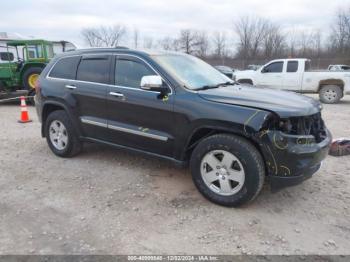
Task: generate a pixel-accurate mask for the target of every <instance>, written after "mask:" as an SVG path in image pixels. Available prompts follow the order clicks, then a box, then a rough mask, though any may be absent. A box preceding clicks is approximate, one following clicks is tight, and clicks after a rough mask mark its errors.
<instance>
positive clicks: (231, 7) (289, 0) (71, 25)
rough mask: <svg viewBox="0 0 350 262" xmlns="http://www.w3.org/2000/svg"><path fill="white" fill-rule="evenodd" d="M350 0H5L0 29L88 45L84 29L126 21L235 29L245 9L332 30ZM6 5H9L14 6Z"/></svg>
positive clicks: (157, 28) (162, 31) (155, 32)
mask: <svg viewBox="0 0 350 262" xmlns="http://www.w3.org/2000/svg"><path fill="white" fill-rule="evenodd" d="M345 6H350V0H280V1H276V0H270V1H266V0H265V1H262V0H243V1H237V0H172V1H166V0H13V1H9V0H7V1H6V0H5V1H1V10H2V12H1V19H0V32H11V33H20V34H22V35H25V36H34V37H37V38H45V39H49V40H67V41H71V42H73V43H75V44H77V45H78V46H81V47H82V46H84V42H83V41H82V38H81V34H80V32H81V29H82V28H84V27H92V26H99V25H113V24H119V23H122V24H124V25H126V26H128V28H129V30H130V31H132V30H133V28H135V27H136V28H138V29H139V31H140V36H141V38H142V37H144V36H152V37H154V38H161V37H163V36H166V35H170V36H175V35H176V34H177V33H178V31H179V30H180V29H183V28H192V29H198V30H207V31H209V32H210V31H216V30H219V31H227V32H232V28H233V21H234V20H235V19H237V17H239V16H242V15H258V16H261V17H265V18H269V19H271V20H273V21H275V22H278V23H280V24H281V25H283V27H285V28H296V29H297V30H298V29H303V28H306V29H312V28H315V29H320V30H321V31H322V32H327V30H328V29H329V25H330V23H331V22H332V19H333V18H334V13H335V12H336V10H337V9H338V8H339V7H345ZM6 10H9V11H8V12H7V11H6Z"/></svg>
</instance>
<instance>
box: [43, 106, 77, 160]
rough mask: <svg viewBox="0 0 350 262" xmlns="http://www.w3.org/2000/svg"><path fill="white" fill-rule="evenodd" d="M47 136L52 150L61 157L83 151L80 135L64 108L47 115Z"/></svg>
mask: <svg viewBox="0 0 350 262" xmlns="http://www.w3.org/2000/svg"><path fill="white" fill-rule="evenodd" d="M45 137H46V140H47V143H48V145H49V147H50V149H51V151H52V152H53V153H54V154H55V155H57V156H59V157H72V156H75V155H77V154H78V153H79V152H80V151H81V147H82V145H81V142H80V141H79V137H78V136H77V134H76V132H75V130H74V128H73V125H72V123H71V120H70V119H69V117H68V115H67V113H66V112H65V111H63V110H57V111H54V112H52V113H51V114H50V115H49V116H48V117H47V119H46V121H45Z"/></svg>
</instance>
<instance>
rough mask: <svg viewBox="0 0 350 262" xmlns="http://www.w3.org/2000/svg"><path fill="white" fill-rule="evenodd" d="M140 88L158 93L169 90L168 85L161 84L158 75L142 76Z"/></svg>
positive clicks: (161, 81)
mask: <svg viewBox="0 0 350 262" xmlns="http://www.w3.org/2000/svg"><path fill="white" fill-rule="evenodd" d="M141 89H143V90H147V91H156V92H160V93H167V92H168V90H169V89H168V87H167V86H165V85H164V84H163V80H162V78H161V77H160V76H158V75H152V76H143V77H142V78H141Z"/></svg>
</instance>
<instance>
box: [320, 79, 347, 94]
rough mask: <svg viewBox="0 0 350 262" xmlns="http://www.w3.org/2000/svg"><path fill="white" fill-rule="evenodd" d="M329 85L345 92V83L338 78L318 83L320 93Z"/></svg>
mask: <svg viewBox="0 0 350 262" xmlns="http://www.w3.org/2000/svg"><path fill="white" fill-rule="evenodd" d="M327 85H336V86H339V87H340V88H341V90H342V92H344V86H345V83H344V81H343V80H342V79H337V78H330V79H324V80H321V81H320V82H319V83H318V92H320V91H321V88H322V87H324V86H327Z"/></svg>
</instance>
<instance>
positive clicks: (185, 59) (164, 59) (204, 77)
mask: <svg viewBox="0 0 350 262" xmlns="http://www.w3.org/2000/svg"><path fill="white" fill-rule="evenodd" d="M152 58H153V59H154V60H155V61H157V62H158V63H159V64H160V65H161V66H162V67H163V68H164V69H165V70H166V71H167V72H168V73H169V74H171V75H172V76H174V77H175V78H176V79H177V80H179V81H180V82H182V84H183V85H184V86H185V87H186V88H189V89H192V90H194V89H199V88H202V87H204V86H215V85H219V84H222V83H227V82H230V81H231V82H232V79H230V78H228V77H226V76H225V75H223V74H221V73H220V72H219V71H217V70H216V69H215V68H214V67H212V66H211V65H209V64H207V63H205V62H204V61H202V60H200V59H198V58H196V57H194V56H191V55H185V54H181V55H180V54H166V55H154V56H152Z"/></svg>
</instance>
